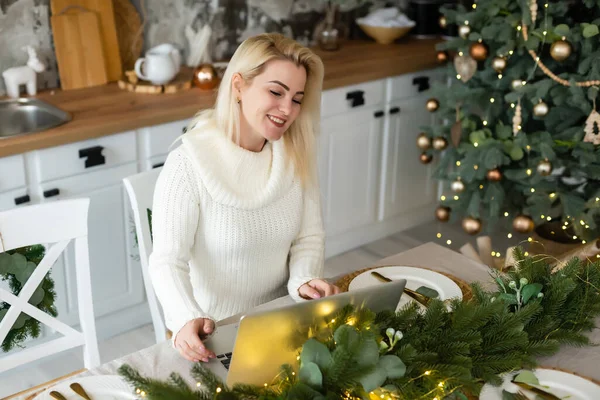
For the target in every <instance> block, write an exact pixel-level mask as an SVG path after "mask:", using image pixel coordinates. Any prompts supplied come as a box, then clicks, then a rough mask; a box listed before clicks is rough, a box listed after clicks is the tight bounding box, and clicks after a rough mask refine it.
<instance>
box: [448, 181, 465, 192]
mask: <svg viewBox="0 0 600 400" xmlns="http://www.w3.org/2000/svg"><path fill="white" fill-rule="evenodd" d="M450 189H452V191H453V192H454V193H462V192H463V191H464V190H465V184H464V183H463V181H461V180H460V179H457V180H455V181H452V183H451V184H450Z"/></svg>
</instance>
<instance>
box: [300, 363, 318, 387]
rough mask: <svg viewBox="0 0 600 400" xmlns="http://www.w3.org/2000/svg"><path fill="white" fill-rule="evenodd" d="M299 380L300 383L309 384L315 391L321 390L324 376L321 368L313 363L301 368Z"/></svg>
mask: <svg viewBox="0 0 600 400" xmlns="http://www.w3.org/2000/svg"><path fill="white" fill-rule="evenodd" d="M298 378H299V379H300V382H302V383H305V384H307V385H308V386H310V387H311V388H313V389H320V388H321V387H322V386H323V374H322V373H321V370H320V369H319V366H318V365H317V364H315V363H313V362H309V363H306V364H304V365H302V367H300V371H299V372H298Z"/></svg>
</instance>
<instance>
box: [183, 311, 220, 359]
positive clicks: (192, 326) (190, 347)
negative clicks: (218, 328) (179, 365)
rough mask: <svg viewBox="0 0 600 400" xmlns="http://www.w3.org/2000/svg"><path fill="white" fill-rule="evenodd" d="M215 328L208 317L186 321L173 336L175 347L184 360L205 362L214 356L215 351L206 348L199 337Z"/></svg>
mask: <svg viewBox="0 0 600 400" xmlns="http://www.w3.org/2000/svg"><path fill="white" fill-rule="evenodd" d="M214 330H215V323H214V321H213V320H211V319H208V318H196V319H193V320H191V321H188V322H187V323H186V324H185V325H184V326H183V328H181V329H180V330H179V332H178V333H177V336H175V342H174V345H175V348H176V349H177V350H179V354H181V355H182V356H183V358H185V359H186V360H189V361H192V362H199V361H204V362H207V361H208V360H209V359H210V358H215V357H216V356H215V353H214V352H212V351H211V350H209V349H207V348H206V346H204V343H202V340H201V339H200V337H205V336H208V335H210V334H211V333H212V332H213V331H214Z"/></svg>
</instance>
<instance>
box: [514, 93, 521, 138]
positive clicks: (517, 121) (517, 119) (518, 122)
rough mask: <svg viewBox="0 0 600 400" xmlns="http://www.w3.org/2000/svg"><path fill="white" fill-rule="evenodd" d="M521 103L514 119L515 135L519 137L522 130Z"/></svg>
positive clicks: (517, 107) (516, 109)
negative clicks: (518, 134)
mask: <svg viewBox="0 0 600 400" xmlns="http://www.w3.org/2000/svg"><path fill="white" fill-rule="evenodd" d="M521 122H522V119H521V102H520V101H519V104H517V106H516V107H515V115H514V117H513V135H514V136H517V133H519V131H520V130H521Z"/></svg>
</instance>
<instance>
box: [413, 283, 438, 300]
mask: <svg viewBox="0 0 600 400" xmlns="http://www.w3.org/2000/svg"><path fill="white" fill-rule="evenodd" d="M415 292H417V293H420V294H422V295H423V296H427V297H429V298H430V299H435V298H437V297H439V296H440V294H439V293H438V292H437V290H435V289H432V288H429V287H427V286H421V287H419V288H418V289H417V290H415Z"/></svg>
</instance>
